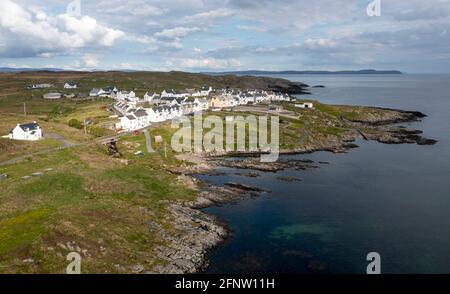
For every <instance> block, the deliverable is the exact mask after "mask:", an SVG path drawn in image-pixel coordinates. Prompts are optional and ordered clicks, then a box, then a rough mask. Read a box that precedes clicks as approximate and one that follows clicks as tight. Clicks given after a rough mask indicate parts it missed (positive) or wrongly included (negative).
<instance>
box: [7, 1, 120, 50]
mask: <svg viewBox="0 0 450 294" xmlns="http://www.w3.org/2000/svg"><path fill="white" fill-rule="evenodd" d="M123 35H124V33H123V32H122V31H119V30H115V29H112V28H109V27H107V26H104V25H101V24H99V23H98V22H97V20H96V19H94V18H92V17H89V16H83V17H82V18H76V17H74V16H70V15H67V14H60V15H56V16H53V17H50V16H48V15H47V14H45V13H44V12H42V11H38V12H33V11H29V10H27V8H24V7H22V6H19V5H18V4H16V3H14V2H12V1H10V0H2V1H1V2H0V43H4V44H5V46H2V48H0V56H1V55H3V56H9V55H12V56H14V55H19V56H36V55H39V54H44V57H45V54H47V55H48V54H50V53H54V52H58V51H65V50H73V49H76V48H84V47H98V46H100V47H110V46H112V45H113V44H114V43H115V42H116V41H117V40H118V39H119V38H120V37H122V36H123ZM17 49H20V50H19V51H17Z"/></svg>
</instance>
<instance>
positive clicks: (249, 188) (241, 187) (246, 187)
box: [225, 182, 269, 192]
mask: <svg viewBox="0 0 450 294" xmlns="http://www.w3.org/2000/svg"><path fill="white" fill-rule="evenodd" d="M225 185H227V186H229V187H232V188H235V189H239V190H243V191H254V192H269V191H268V190H265V189H263V188H259V187H254V186H250V185H245V184H239V183H234V182H230V183H226V184H225Z"/></svg>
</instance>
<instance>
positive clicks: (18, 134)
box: [9, 122, 43, 141]
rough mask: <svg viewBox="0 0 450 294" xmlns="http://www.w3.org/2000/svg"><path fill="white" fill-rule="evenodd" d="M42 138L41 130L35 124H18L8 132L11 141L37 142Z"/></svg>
mask: <svg viewBox="0 0 450 294" xmlns="http://www.w3.org/2000/svg"><path fill="white" fill-rule="evenodd" d="M42 136H43V134H42V129H41V128H40V126H39V124H38V123H36V122H32V123H29V124H18V125H17V126H16V127H15V128H14V129H12V130H11V131H10V132H9V138H10V139H13V140H24V141H37V140H40V139H42Z"/></svg>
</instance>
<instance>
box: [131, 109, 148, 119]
mask: <svg viewBox="0 0 450 294" xmlns="http://www.w3.org/2000/svg"><path fill="white" fill-rule="evenodd" d="M134 115H135V116H136V117H144V116H147V115H148V113H147V111H145V110H144V109H139V110H136V111H135V112H134Z"/></svg>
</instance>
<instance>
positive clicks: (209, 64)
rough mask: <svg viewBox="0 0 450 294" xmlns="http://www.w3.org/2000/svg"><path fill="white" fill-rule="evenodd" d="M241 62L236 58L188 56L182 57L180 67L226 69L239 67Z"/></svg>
mask: <svg viewBox="0 0 450 294" xmlns="http://www.w3.org/2000/svg"><path fill="white" fill-rule="evenodd" d="M240 66H241V63H240V62H239V61H238V60H236V59H215V58H198V59H195V58H186V59H182V60H181V63H180V67H182V68H188V69H191V68H200V69H224V68H237V67H240Z"/></svg>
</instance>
